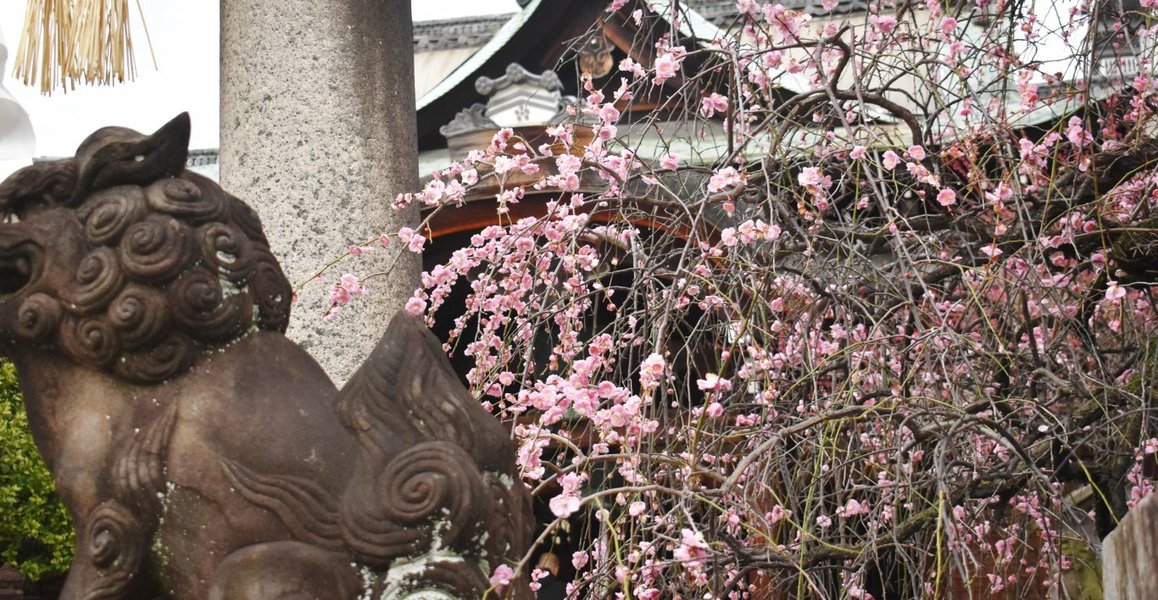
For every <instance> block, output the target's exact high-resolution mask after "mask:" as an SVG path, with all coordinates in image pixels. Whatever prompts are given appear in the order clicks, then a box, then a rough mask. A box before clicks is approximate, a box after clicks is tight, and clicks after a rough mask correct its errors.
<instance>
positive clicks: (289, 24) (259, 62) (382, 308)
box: [220, 0, 420, 385]
mask: <svg viewBox="0 0 1158 600" xmlns="http://www.w3.org/2000/svg"><path fill="white" fill-rule="evenodd" d="M411 31H412V25H411V16H410V1H409V0H281V1H278V2H269V1H267V0H222V3H221V158H220V160H221V183H222V185H223V187H225V189H227V190H229V191H230V192H232V193H233V194H235V195H236V196H238V197H240V198H241V199H243V200H245V201H246V202H248V203H250V204H251V205H252V206H254V207H255V208H256V209H257V211H258V214H259V215H260V216H261V219H262V222H263V224H264V225H265V229H266V233H267V235H268V236H269V239H270V244H271V246H272V248H273V251H274V252H275V253H276V254H277V256H278V258H279V259H280V260H281V263H282V266H283V268H284V269H285V271H286V274H287V275H288V276H289V278H290V281H291V282H292V283H293V284H295V286H296V285H298V284H301V283H303V282H305V281H308V280H309V279H310V277H311V275H312V274H313V273H315V272H316V271H317V270H318V269H319V268H320V267H322V266H324V265H325V264H326V263H328V262H329V261H330V260H332V259H333V258H335V257H337V256H339V255H341V254H342V253H343V252H345V250H346V248H347V247H348V246H350V245H352V244H358V243H361V242H364V241H366V240H369V239H373V238H376V237H377V236H378V234H379V233H381V232H383V231H388V232H396V231H397V230H398V228H399V227H402V226H413V225H414V223H415V222H416V220H417V215H416V213H414V212H405V213H396V212H395V211H394V210H393V209H392V208H391V201H392V199H393V198H394V196H395V195H396V194H398V193H399V192H406V191H414V190H415V189H416V188H417V186H418V182H417V174H418V166H417V144H416V133H415V118H414V106H415V100H414V83H413V82H414V60H413V47H412V43H413V42H412V33H411ZM400 253H401V254H400ZM419 264H420V263H419V261H418V259H417V257H415V256H414V255H412V254H410V253H406V252H402V249H401V248H399V247H398V245H397V244H396V245H394V247H392V248H390V249H389V250H382V249H379V250H378V251H377V252H373V253H370V254H368V255H364V256H362V257H359V258H357V259H354V260H352V261H347V262H345V263H343V264H340V265H339V266H338V268H337V269H336V270H334V271H332V272H330V273H328V274H327V275H326V277H325V280H324V281H322V282H318V281H313V282H311V283H309V284H307V285H306V286H305V287H304V288H302V289H301V290H300V292H299V294H298V299H297V302H296V303H295V305H294V309H293V315H294V316H293V319H292V322H291V325H290V331H289V335H290V337H291V338H292V339H294V340H295V341H297V342H298V343H299V344H301V345H302V346H303V347H305V348H306V349H307V350H308V351H309V352H310V353H311V354H313V355H314V357H315V358H317V359H318V361H319V362H320V363H321V364H322V366H323V367H324V368H325V369H326V371H327V372H328V373H329V374H330V376H331V377H333V378H334V380H335V383H338V384H339V385H341V383H342V382H344V381H345V380H346V379H347V378H348V377H349V376H350V374H351V373H352V372H353V370H354V369H355V368H357V366H358V365H359V364H360V363H361V361H362V359H363V358H364V357H365V356H366V354H367V353H368V351H369V350H370V349H371V347H372V346H373V345H374V343H375V342H376V341H377V340H378V337H379V336H380V335H381V334H382V332H383V331H384V330H385V326H386V323H387V322H388V321H389V318H390V317H391V316H392V315H393V313H394V312H395V311H396V310H399V309H401V308H402V306H403V305H404V304H405V302H406V300H407V298H409V296H410V294H411V292H412V291H413V290H414V288H415V286H416V285H417V283H418V273H419V270H420V267H419ZM347 270H348V271H352V272H355V273H358V274H360V275H362V276H366V275H371V274H372V275H373V276H372V277H370V278H369V279H364V280H363V283H364V285H365V286H366V287H367V288H368V289H369V290H370V291H369V293H368V294H367V295H365V296H362V297H358V298H356V299H355V301H354V303H352V304H351V305H349V306H347V307H345V308H343V309H342V310H341V312H340V313H339V314H338V315H337V318H336V319H334V320H333V321H332V322H326V321H324V320H323V318H322V317H323V315H324V314H325V312H326V308H327V307H328V306H329V301H328V299H327V293H326V290H327V288H328V286H329V285H330V284H331V283H333V282H335V281H336V280H337V278H338V276H339V275H340V274H341V273H342V272H344V271H347Z"/></svg>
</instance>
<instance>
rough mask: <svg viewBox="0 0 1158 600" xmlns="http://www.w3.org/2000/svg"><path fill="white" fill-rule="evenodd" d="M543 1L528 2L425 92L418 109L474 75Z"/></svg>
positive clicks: (504, 44) (521, 26)
mask: <svg viewBox="0 0 1158 600" xmlns="http://www.w3.org/2000/svg"><path fill="white" fill-rule="evenodd" d="M542 3H543V0H531V1H530V2H529V3H527V6H526V8H524V9H523V10H522V11H520V12H518V13H516V14H515V15H514V16H513V17H511V19H510V20H509V21H507V22H506V23H504V24H503V26H502V27H500V28H499V30H498V31H497V32H495V35H494V37H492V38H491V39H490V41H488V42H487V43H486V44H485V45H483V47H482V48H479V49H478V50H476V51H475V53H474V54H472V55H470V58H468V59H466V60H465V61H463V63H462V64H461V65H459V66H458V68H456V69H455V70H454V71H451V73H450V74H449V75H447V76H446V77H444V78H443V79H442V81H440V82H438V85H435V86H434V87H433V88H431V89H430V91H428V92H426V93H425V94H423V95H422V98H420V99H419V100H418V110H422V109H423V108H425V107H426V106H428V105H429V104H431V103H432V102H434V101H435V100H438V99H439V98H441V97H442V96H443V94H446V93H447V92H449V91H450V90H453V89H454V88H455V87H457V86H458V85H459V84H460V83H462V82H463V81H464V80H466V79H467V78H468V77H470V76H471V75H474V74H475V73H476V72H477V71H478V70H479V68H481V67H482V66H483V65H484V64H486V62H487V60H488V59H489V58H490V57H491V56H494V54H495V53H496V52H498V51H499V49H501V48H502V47H503V46H506V45H507V42H509V41H511V39H512V38H514V37H515V34H517V33H518V32H519V30H520V29H522V28H523V24H525V23H526V22H527V19H529V18H530V16H531V15H532V14H533V13H534V12H535V11H536V10H538V8H539V6H540V5H541V4H542Z"/></svg>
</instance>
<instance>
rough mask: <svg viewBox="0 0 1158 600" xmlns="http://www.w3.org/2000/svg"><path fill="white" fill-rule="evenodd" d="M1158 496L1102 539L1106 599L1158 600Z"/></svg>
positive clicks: (1144, 500) (1128, 516)
mask: <svg viewBox="0 0 1158 600" xmlns="http://www.w3.org/2000/svg"><path fill="white" fill-rule="evenodd" d="M1155 564H1158V493H1154V494H1150V495H1149V496H1147V497H1146V498H1145V499H1143V500H1142V501H1141V502H1139V503H1138V505H1137V506H1135V507H1134V508H1133V509H1131V510H1130V512H1128V513H1126V516H1125V517H1124V518H1123V519H1122V522H1121V523H1118V527H1117V528H1116V529H1114V531H1112V532H1111V533H1110V535H1108V536H1106V539H1104V540H1102V591H1103V593H1104V594H1105V600H1153V599H1154V598H1158V569H1155Z"/></svg>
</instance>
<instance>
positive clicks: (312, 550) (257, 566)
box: [209, 542, 362, 600]
mask: <svg viewBox="0 0 1158 600" xmlns="http://www.w3.org/2000/svg"><path fill="white" fill-rule="evenodd" d="M361 591H362V583H361V580H360V578H359V577H358V571H357V570H356V569H355V568H354V565H353V564H352V563H351V562H350V560H349V558H348V557H347V556H346V555H344V554H338V553H335V552H330V551H328V550H323V549H321V548H318V547H316V546H311V545H309V544H303V543H301V542H270V543H266V544H254V545H252V546H246V547H245V548H242V549H240V550H238V551H236V552H234V553H233V554H230V555H229V557H228V558H226V559H225V561H224V562H222V563H221V566H219V567H218V568H217V571H216V572H215V573H214V575H213V585H212V586H211V587H210V589H209V600H354V599H355V598H358V597H359V596H360V594H361Z"/></svg>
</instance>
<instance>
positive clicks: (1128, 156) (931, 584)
mask: <svg viewBox="0 0 1158 600" xmlns="http://www.w3.org/2000/svg"><path fill="white" fill-rule="evenodd" d="M682 4H683V3H648V2H632V1H627V2H624V1H617V2H614V3H612V4H611V5H610V6H609V7H608V14H609V15H619V17H620V18H622V19H624V21H625V22H631V23H635V24H636V25H638V27H639V28H640V31H649V29H648V28H649V27H650V28H652V29H651V30H654V31H657V32H659V34H658V38H659V42H658V43H653V44H649V45H648V47H647V52H640V53H636V54H633V55H631V56H632V57H631V58H627V59H625V60H624V61H623V62H622V63H621V64H620V70H619V71H618V72H617V73H616V74H615V75H614V76H612V77H610V78H609V79H608V81H605V82H602V83H601V82H598V81H592V80H591V79H589V78H588V79H583V80H580V81H578V82H577V89H579V90H581V94H582V95H584V100H585V102H584V104H583V105H582V106H581V107H580V108H579V109H578V112H580V113H582V115H583V116H584V117H586V120H585V121H583V122H575V123H562V124H558V125H554V126H552V127H550V128H548V129H547V131H546V134H547V136H548V137H549V139H548V140H546V141H542V140H540V141H536V142H535V143H531V142H529V141H527V140H524V139H522V138H519V137H518V136H517V135H516V134H515V133H514V132H513V131H512V130H502V131H500V132H499V133H498V134H497V135H495V136H494V138H493V140H492V142H491V143H490V144H489V146H488V147H487V148H485V149H479V150H477V151H475V152H472V153H471V154H470V155H469V156H468V157H467V158H466V159H465V160H463V161H461V162H459V163H456V164H454V165H452V166H450V167H449V168H447V169H445V170H442V171H440V172H437V173H435V174H434V175H433V176H432V178H431V179H430V182H429V183H428V184H427V185H426V186H425V188H424V190H423V191H421V192H419V193H415V194H408V195H403V196H400V197H399V198H398V200H397V203H398V204H399V205H403V204H407V203H419V204H422V205H423V206H424V207H426V210H427V214H428V215H433V214H437V213H438V212H439V211H452V210H454V209H455V207H456V206H458V205H460V204H461V203H462V202H464V198H466V197H467V195H468V194H469V193H470V191H471V190H472V189H475V188H478V187H479V186H489V187H488V189H491V190H493V191H494V205H495V207H496V214H495V220H494V224H493V225H490V226H488V227H485V228H484V229H482V230H481V231H478V232H477V233H476V234H474V235H473V236H472V237H471V238H470V240H469V243H468V244H466V245H464V246H463V247H460V248H455V249H453V250H448V251H447V252H446V255H447V256H449V258H447V259H446V260H444V261H441V262H440V264H430V265H427V268H426V270H425V272H424V273H423V274H422V282H421V286H420V287H419V289H417V290H416V291H415V293H414V297H413V298H412V299H411V302H410V303H409V304H408V305H407V308H408V310H410V311H411V312H413V313H414V314H421V315H425V316H426V318H427V320H428V323H429V324H431V325H432V326H433V327H435V328H436V329H437V328H439V327H442V328H443V331H441V333H443V334H444V335H445V336H446V339H447V344H446V349H447V351H448V352H449V353H450V354H451V355H452V356H454V357H455V358H456V359H463V360H464V361H465V362H467V363H469V365H470V369H469V372H468V373H466V378H467V380H468V382H469V384H470V386H471V390H472V392H473V393H474V394H476V395H477V396H478V398H479V400H480V402H482V403H483V404H484V405H485V406H486V407H487V408H488V409H490V410H491V411H492V412H493V413H494V414H495V415H496V416H498V417H499V418H501V419H503V420H504V421H505V422H507V423H509V424H510V427H511V434H512V436H513V438H514V440H515V441H516V443H517V444H518V457H517V460H518V464H519V465H520V468H521V472H522V474H523V476H524V481H525V483H526V484H527V485H528V486H529V487H530V488H531V489H532V490H533V492H534V494H535V495H536V497H537V498H538V499H539V501H540V502H541V503H542V504H543V505H544V506H545V507H546V509H547V512H549V514H550V515H551V521H550V522H548V523H545V531H544V532H543V535H542V537H541V538H540V539H541V540H546V539H550V538H553V537H558V536H568V540H569V542H568V543H569V544H570V545H571V546H572V547H573V548H574V554H573V555H572V557H571V558H572V561H571V562H572V564H571V567H572V570H573V572H574V573H575V576H574V578H573V581H572V582H571V583H570V589H571V594H572V597H580V598H585V597H600V598H602V597H615V598H660V597H713V598H750V597H760V598H764V597H776V596H775V594H777V593H782V594H796V596H794V597H809V598H824V599H829V598H831V599H834V600H835V599H843V598H857V599H865V600H867V599H870V598H876V599H880V598H885V597H888V598H896V597H902V598H944V597H967V596H969V595H973V596H980V595H985V594H998V593H1000V594H1005V595H1006V596H1004V597H1016V598H1046V597H1052V598H1067V597H1080V595H1079V594H1080V591H1081V590H1077V589H1072V588H1067V583H1066V582H1067V581H1072V580H1080V579H1081V577H1082V574H1081V573H1080V571H1081V570H1082V569H1087V568H1089V567H1088V564H1089V561H1088V560H1087V557H1088V556H1094V555H1096V554H1097V544H1098V539H1099V537H1098V536H1100V535H1104V534H1105V533H1106V532H1107V531H1108V529H1109V528H1112V527H1113V526H1114V523H1116V522H1117V520H1118V519H1120V518H1121V516H1122V515H1123V514H1124V513H1125V511H1127V510H1128V509H1129V508H1131V507H1133V506H1135V505H1136V503H1137V502H1139V501H1140V500H1141V499H1142V498H1143V497H1145V496H1146V495H1147V494H1149V493H1152V491H1153V489H1154V485H1153V481H1152V478H1153V476H1154V475H1155V473H1156V472H1158V464H1156V463H1155V460H1154V456H1155V452H1156V451H1158V441H1155V439H1156V438H1158V422H1156V421H1155V416H1156V415H1155V414H1154V405H1153V402H1154V398H1153V394H1154V390H1155V387H1154V381H1155V380H1156V378H1158V344H1156V342H1155V340H1156V339H1158V318H1156V314H1155V310H1154V303H1155V301H1156V298H1155V294H1154V289H1153V283H1154V280H1155V277H1158V271H1156V270H1155V269H1154V267H1153V264H1155V248H1158V237H1156V236H1158V232H1156V223H1158V222H1156V221H1155V219H1156V217H1155V213H1154V203H1155V201H1156V199H1158V172H1156V171H1155V168H1154V165H1155V164H1158V141H1156V140H1155V139H1154V136H1153V133H1152V132H1153V131H1154V128H1153V126H1154V123H1155V108H1156V106H1158V102H1155V97H1154V95H1153V90H1152V89H1151V88H1152V86H1151V85H1150V83H1149V79H1146V78H1143V79H1141V80H1137V79H1135V80H1134V85H1131V86H1123V87H1122V89H1121V90H1119V91H1118V93H1114V94H1106V95H1102V96H1097V95H1095V94H1094V93H1093V90H1092V89H1091V88H1089V87H1083V86H1086V84H1085V83H1083V82H1082V81H1076V82H1072V81H1071V82H1068V83H1066V85H1062V83H1063V82H1061V81H1059V80H1057V79H1056V77H1054V75H1053V74H1051V73H1042V72H1039V71H1038V70H1037V69H1038V65H1039V64H1040V63H1036V62H1034V61H1033V60H1030V58H1029V57H1028V56H1020V55H1018V53H1019V52H1025V51H1026V50H1025V49H1026V46H1025V44H1026V43H1027V42H1028V41H1031V40H1035V39H1040V38H1041V37H1042V36H1045V35H1052V34H1054V33H1057V34H1059V35H1061V34H1063V33H1064V31H1058V32H1051V31H1049V30H1048V29H1047V27H1046V25H1044V23H1045V22H1047V20H1046V19H1043V18H1040V16H1038V15H1033V14H1026V13H1023V12H1019V11H1020V9H1018V8H1015V7H1013V6H1012V5H1009V4H1008V3H991V2H985V3H976V4H975V5H974V4H968V3H967V4H966V5H962V4H959V3H958V4H941V3H938V2H934V1H929V2H922V3H919V6H918V5H905V9H904V10H898V7H896V6H894V5H893V4H891V3H887V2H886V3H874V4H872V5H870V7H869V9H868V12H867V13H865V14H859V15H851V16H850V15H842V14H841V13H839V11H836V10H835V9H836V8H837V7H836V3H833V2H824V3H822V6H821V10H822V11H825V13H824V14H814V15H807V14H804V13H801V12H798V11H794V10H790V9H788V8H786V7H784V6H783V5H780V4H777V3H773V2H761V1H757V0H739V1H738V2H737V3H736V13H735V17H734V20H733V22H732V25H731V26H730V27H728V28H725V29H724V30H721V32H720V35H719V37H717V38H716V39H712V40H700V39H693V38H691V37H689V36H685V35H682V34H680V31H682V30H681V27H680V25H679V23H681V22H686V20H687V17H688V16H687V15H683V14H682V13H681V10H682V9H681V8H680V6H682ZM653 5H654V6H653ZM914 7H915V8H914ZM673 10H674V11H675V14H674V16H673V14H672V13H671V11H673ZM664 11H667V12H664ZM829 11H830V12H829ZM607 18H611V17H607ZM1073 18H1074V19H1078V20H1080V19H1084V18H1087V17H1085V16H1083V15H1082V14H1075V15H1074V17H1073ZM978 22H983V23H986V24H989V25H986V26H984V27H982V26H979V25H978ZM1051 22H1052V21H1051ZM1065 22H1066V23H1067V26H1068V25H1069V23H1070V21H1069V20H1067V21H1065ZM996 24H1001V26H998V25H996ZM1142 31H1143V33H1145V32H1146V31H1149V30H1146V29H1143V30H1142ZM1152 34H1153V32H1150V33H1146V35H1152ZM641 35H642V34H641ZM995 82H996V83H995ZM1006 83H1008V85H1006ZM1046 83H1050V84H1051V85H1046ZM998 84H1000V85H998ZM1067 86H1069V87H1067ZM1063 88H1064V89H1063ZM993 89H1001V90H1016V93H1008V94H1007V93H1005V92H1004V91H1002V92H1001V93H996V92H992V90H993ZM1057 90H1062V91H1057ZM1065 90H1068V93H1070V96H1069V97H1068V98H1065V99H1064V100H1065V102H1062V100H1063V98H1059V97H1058V94H1061V93H1063V92H1064V91H1065ZM636 98H644V99H647V100H648V102H651V103H652V104H654V103H655V102H660V103H661V104H662V106H663V111H662V117H661V116H656V117H654V118H653V120H652V121H650V122H643V123H642V124H641V123H640V122H638V121H639V119H638V118H635V117H633V118H635V121H632V122H627V121H629V120H625V119H624V114H625V113H626V112H627V111H628V110H629V109H630V107H631V106H632V102H633V101H634V99H636ZM657 98H658V99H659V100H656V99H657ZM1058 105H1064V106H1066V107H1071V108H1069V109H1067V110H1070V112H1069V113H1066V114H1065V116H1064V117H1060V118H1055V119H1054V120H1052V121H1048V122H1045V124H1038V125H1036V126H1035V127H1026V126H1023V125H1020V123H1023V122H1024V119H1026V118H1028V117H1027V115H1032V114H1036V113H1035V112H1034V111H1035V110H1038V109H1041V108H1042V107H1046V106H1049V107H1056V106H1058ZM673 114H675V115H676V116H677V117H675V118H678V119H679V120H682V121H683V123H685V124H687V125H688V126H687V127H683V128H681V127H676V126H674V125H672V124H671V123H672V121H673V119H675V118H673V116H672V115H673ZM641 127H642V128H644V129H647V130H648V132H649V135H651V134H654V135H658V136H661V138H662V136H664V135H666V133H665V132H668V131H672V132H678V133H672V134H671V136H672V139H670V140H666V139H665V141H666V142H671V143H668V144H666V145H665V144H660V150H659V151H658V152H655V153H654V154H653V155H648V154H646V153H645V151H644V150H643V149H642V148H641V147H640V146H639V145H632V143H631V136H630V134H631V132H632V131H633V130H634V131H638V129H639V128H641ZM581 128H589V129H587V130H581ZM688 131H692V132H694V133H692V134H688V133H687V132H688ZM579 132H582V133H583V134H584V135H577V133H579ZM688 135H691V136H692V137H693V138H694V139H693V141H696V140H698V141H702V142H703V144H704V145H705V146H710V145H711V142H714V140H715V137H714V136H723V137H724V139H726V143H725V144H722V145H717V147H722V148H725V150H721V151H720V152H718V153H717V154H716V155H712V156H709V157H708V158H705V157H704V156H703V155H702V154H700V155H696V156H691V155H681V154H680V152H679V151H678V148H682V147H686V144H684V145H681V144H678V143H676V142H677V141H679V142H686V141H687V140H686V138H683V137H679V136H688ZM677 137H679V139H678V140H677V139H676V138H677ZM579 140H590V141H589V142H586V141H584V142H580V141H579ZM532 198H538V200H534V201H535V202H537V204H536V206H537V207H538V208H537V209H536V211H532V212H534V216H528V217H521V218H517V219H516V218H512V217H511V216H510V211H509V207H510V205H511V204H513V203H524V204H527V203H530V202H531V201H532ZM419 231H426V230H425V229H422V228H420V229H418V230H413V229H407V230H403V231H399V232H397V233H396V234H393V233H392V234H391V236H390V237H392V238H393V237H396V238H397V239H398V241H399V242H400V243H401V244H403V245H405V246H406V247H408V248H409V249H410V250H412V251H415V252H418V251H422V250H423V249H425V248H428V247H430V246H431V245H433V246H434V247H435V248H437V247H438V243H439V240H437V239H436V240H429V239H427V237H424V236H423V235H420V234H419V233H418V232H419ZM354 283H355V284H356V281H355V282H354ZM337 289H341V290H344V291H345V292H346V293H348V294H354V293H355V292H354V291H353V290H351V289H347V288H345V287H342V286H339V287H338V288H337ZM338 293H339V294H340V293H342V292H338ZM335 298H337V297H335ZM335 303H337V299H335ZM1091 530H1094V531H1097V533H1098V535H1094V536H1091V535H1090V534H1089V532H1090V531H1091ZM527 560H528V561H529V557H528V558H527ZM525 562H526V561H525ZM502 569H505V570H501V571H496V572H495V573H494V577H493V578H492V583H494V584H495V585H496V586H502V585H507V584H508V583H509V581H510V579H511V578H512V577H514V576H516V575H517V573H518V572H519V570H520V569H521V570H523V571H527V572H529V567H528V565H526V564H523V565H517V566H516V568H515V569H511V568H510V567H509V566H506V565H504V566H503V567H502ZM1075 572H1078V573H1076V575H1077V576H1076V577H1068V575H1070V574H1074V573H1075ZM705 594H707V596H705Z"/></svg>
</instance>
